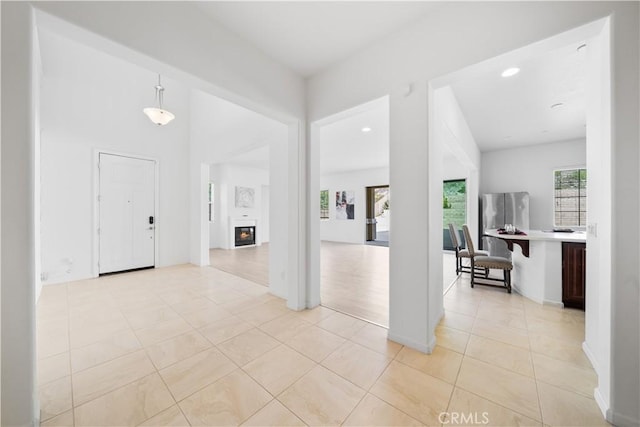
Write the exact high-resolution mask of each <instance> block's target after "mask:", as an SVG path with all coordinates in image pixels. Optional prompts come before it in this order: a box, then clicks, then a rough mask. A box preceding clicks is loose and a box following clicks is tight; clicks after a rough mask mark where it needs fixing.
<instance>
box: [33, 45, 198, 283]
mask: <svg viewBox="0 0 640 427" xmlns="http://www.w3.org/2000/svg"><path fill="white" fill-rule="evenodd" d="M48 37H49V38H51V43H52V44H56V45H58V48H60V47H61V46H62V47H64V48H65V50H64V52H65V55H69V56H68V58H60V59H59V60H57V61H55V62H54V60H52V61H50V62H47V63H46V64H47V65H48V69H46V70H45V76H44V78H43V81H42V156H41V159H42V164H41V166H42V217H41V223H42V273H43V278H44V283H60V282H65V281H71V280H79V279H85V278H89V277H93V276H94V274H95V273H96V272H97V268H96V267H97V263H98V261H99V259H98V258H97V257H96V256H95V255H97V254H95V255H94V253H93V252H94V251H93V248H94V242H95V240H96V239H97V238H98V235H97V230H96V229H95V226H94V223H93V213H94V210H95V209H96V207H97V205H96V203H95V201H96V196H97V194H96V188H94V176H97V174H98V170H97V164H96V163H95V152H96V151H97V150H101V151H102V150H103V151H106V152H115V153H119V154H123V155H131V156H134V157H135V156H141V157H148V158H153V159H156V160H157V161H158V165H159V166H158V170H159V180H158V183H157V185H158V188H159V201H158V202H159V203H158V206H159V211H158V212H156V218H157V222H156V239H157V242H158V257H157V259H156V266H158V267H161V266H167V265H174V264H181V263H185V262H188V260H189V255H188V242H189V236H188V235H187V234H185V233H184V224H185V223H187V221H188V218H189V216H188V215H189V207H188V198H187V195H188V185H189V184H188V183H189V181H188V153H189V120H188V116H189V91H188V90H187V89H186V88H185V87H184V86H182V85H180V84H178V83H177V82H174V81H172V80H170V79H164V81H163V85H164V86H165V88H166V93H165V104H166V106H167V108H169V109H171V110H172V112H174V114H176V117H177V118H176V120H174V121H173V122H171V123H170V124H168V125H166V126H162V127H159V126H157V125H154V124H153V123H151V121H149V119H148V118H147V117H146V116H145V115H144V114H143V113H142V107H144V106H146V105H149V104H152V103H153V100H154V98H153V96H154V91H153V86H154V84H155V81H156V78H157V76H156V75H154V74H153V73H151V72H149V71H146V70H143V69H140V68H138V67H135V66H133V65H131V64H128V63H124V62H123V61H119V60H117V59H116V58H113V57H109V56H108V55H106V54H103V53H100V52H98V51H95V50H93V49H91V48H88V47H86V46H82V45H79V44H77V43H73V42H70V41H63V40H62V39H60V37H59V36H55V35H49V36H48ZM46 46H47V45H46V44H45V47H46ZM45 55H46V53H45ZM78 58H82V59H84V60H86V61H90V62H91V63H92V67H93V66H96V63H97V64H98V66H99V64H101V63H102V64H104V69H105V74H104V75H103V76H96V75H95V74H93V73H92V74H88V73H86V72H84V71H85V70H83V69H82V67H78V62H81V61H78ZM45 59H46V57H45ZM107 70H108V71H107ZM105 118H108V119H107V120H105Z"/></svg>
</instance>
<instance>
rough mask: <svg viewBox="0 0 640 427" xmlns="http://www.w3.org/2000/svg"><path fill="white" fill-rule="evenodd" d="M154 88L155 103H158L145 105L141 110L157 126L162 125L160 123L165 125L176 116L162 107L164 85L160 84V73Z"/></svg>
mask: <svg viewBox="0 0 640 427" xmlns="http://www.w3.org/2000/svg"><path fill="white" fill-rule="evenodd" d="M155 89H156V103H157V104H158V106H157V107H147V108H144V109H143V110H142V111H143V112H144V113H145V114H146V115H147V117H149V120H151V121H152V122H153V123H155V124H157V125H158V126H162V125H166V124H167V123H169V122H170V121H171V120H173V119H175V118H176V116H174V115H173V113H171V112H170V111H167V110H165V109H163V108H162V101H163V94H164V87H162V84H160V74H158V84H157V85H156V86H155Z"/></svg>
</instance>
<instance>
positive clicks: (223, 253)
mask: <svg viewBox="0 0 640 427" xmlns="http://www.w3.org/2000/svg"><path fill="white" fill-rule="evenodd" d="M209 262H210V263H211V266H212V267H215V268H217V269H218V270H222V271H226V272H227V273H231V274H233V275H235V276H238V277H242V278H243V279H247V280H251V281H252V282H255V283H258V284H260V285H264V286H269V244H268V243H264V244H262V245H261V246H254V247H248V248H240V249H233V250H225V249H210V250H209Z"/></svg>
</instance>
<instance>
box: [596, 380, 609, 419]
mask: <svg viewBox="0 0 640 427" xmlns="http://www.w3.org/2000/svg"><path fill="white" fill-rule="evenodd" d="M593 398H594V399H595V400H596V404H597V405H598V407H599V408H600V412H602V416H603V417H604V418H605V419H606V420H607V421H609V422H610V423H613V422H612V420H611V415H612V414H611V410H610V409H609V404H608V403H607V402H605V400H604V398H603V397H602V394H600V389H599V388H598V387H596V389H595V390H593Z"/></svg>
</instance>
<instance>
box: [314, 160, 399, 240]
mask: <svg viewBox="0 0 640 427" xmlns="http://www.w3.org/2000/svg"><path fill="white" fill-rule="evenodd" d="M388 184H389V168H376V169H365V170H359V171H353V172H346V173H340V174H332V175H324V176H321V177H320V189H321V190H329V219H328V220H321V221H320V240H328V241H332V242H343V243H357V244H361V245H362V244H364V243H365V240H366V233H365V232H366V230H365V224H366V217H367V215H366V187H373V186H378V185H388ZM343 190H346V191H353V192H354V195H355V209H354V219H353V220H346V219H345V220H339V219H336V204H335V199H336V192H337V191H343ZM318 197H320V195H318ZM318 215H319V211H318ZM316 218H317V217H316Z"/></svg>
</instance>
